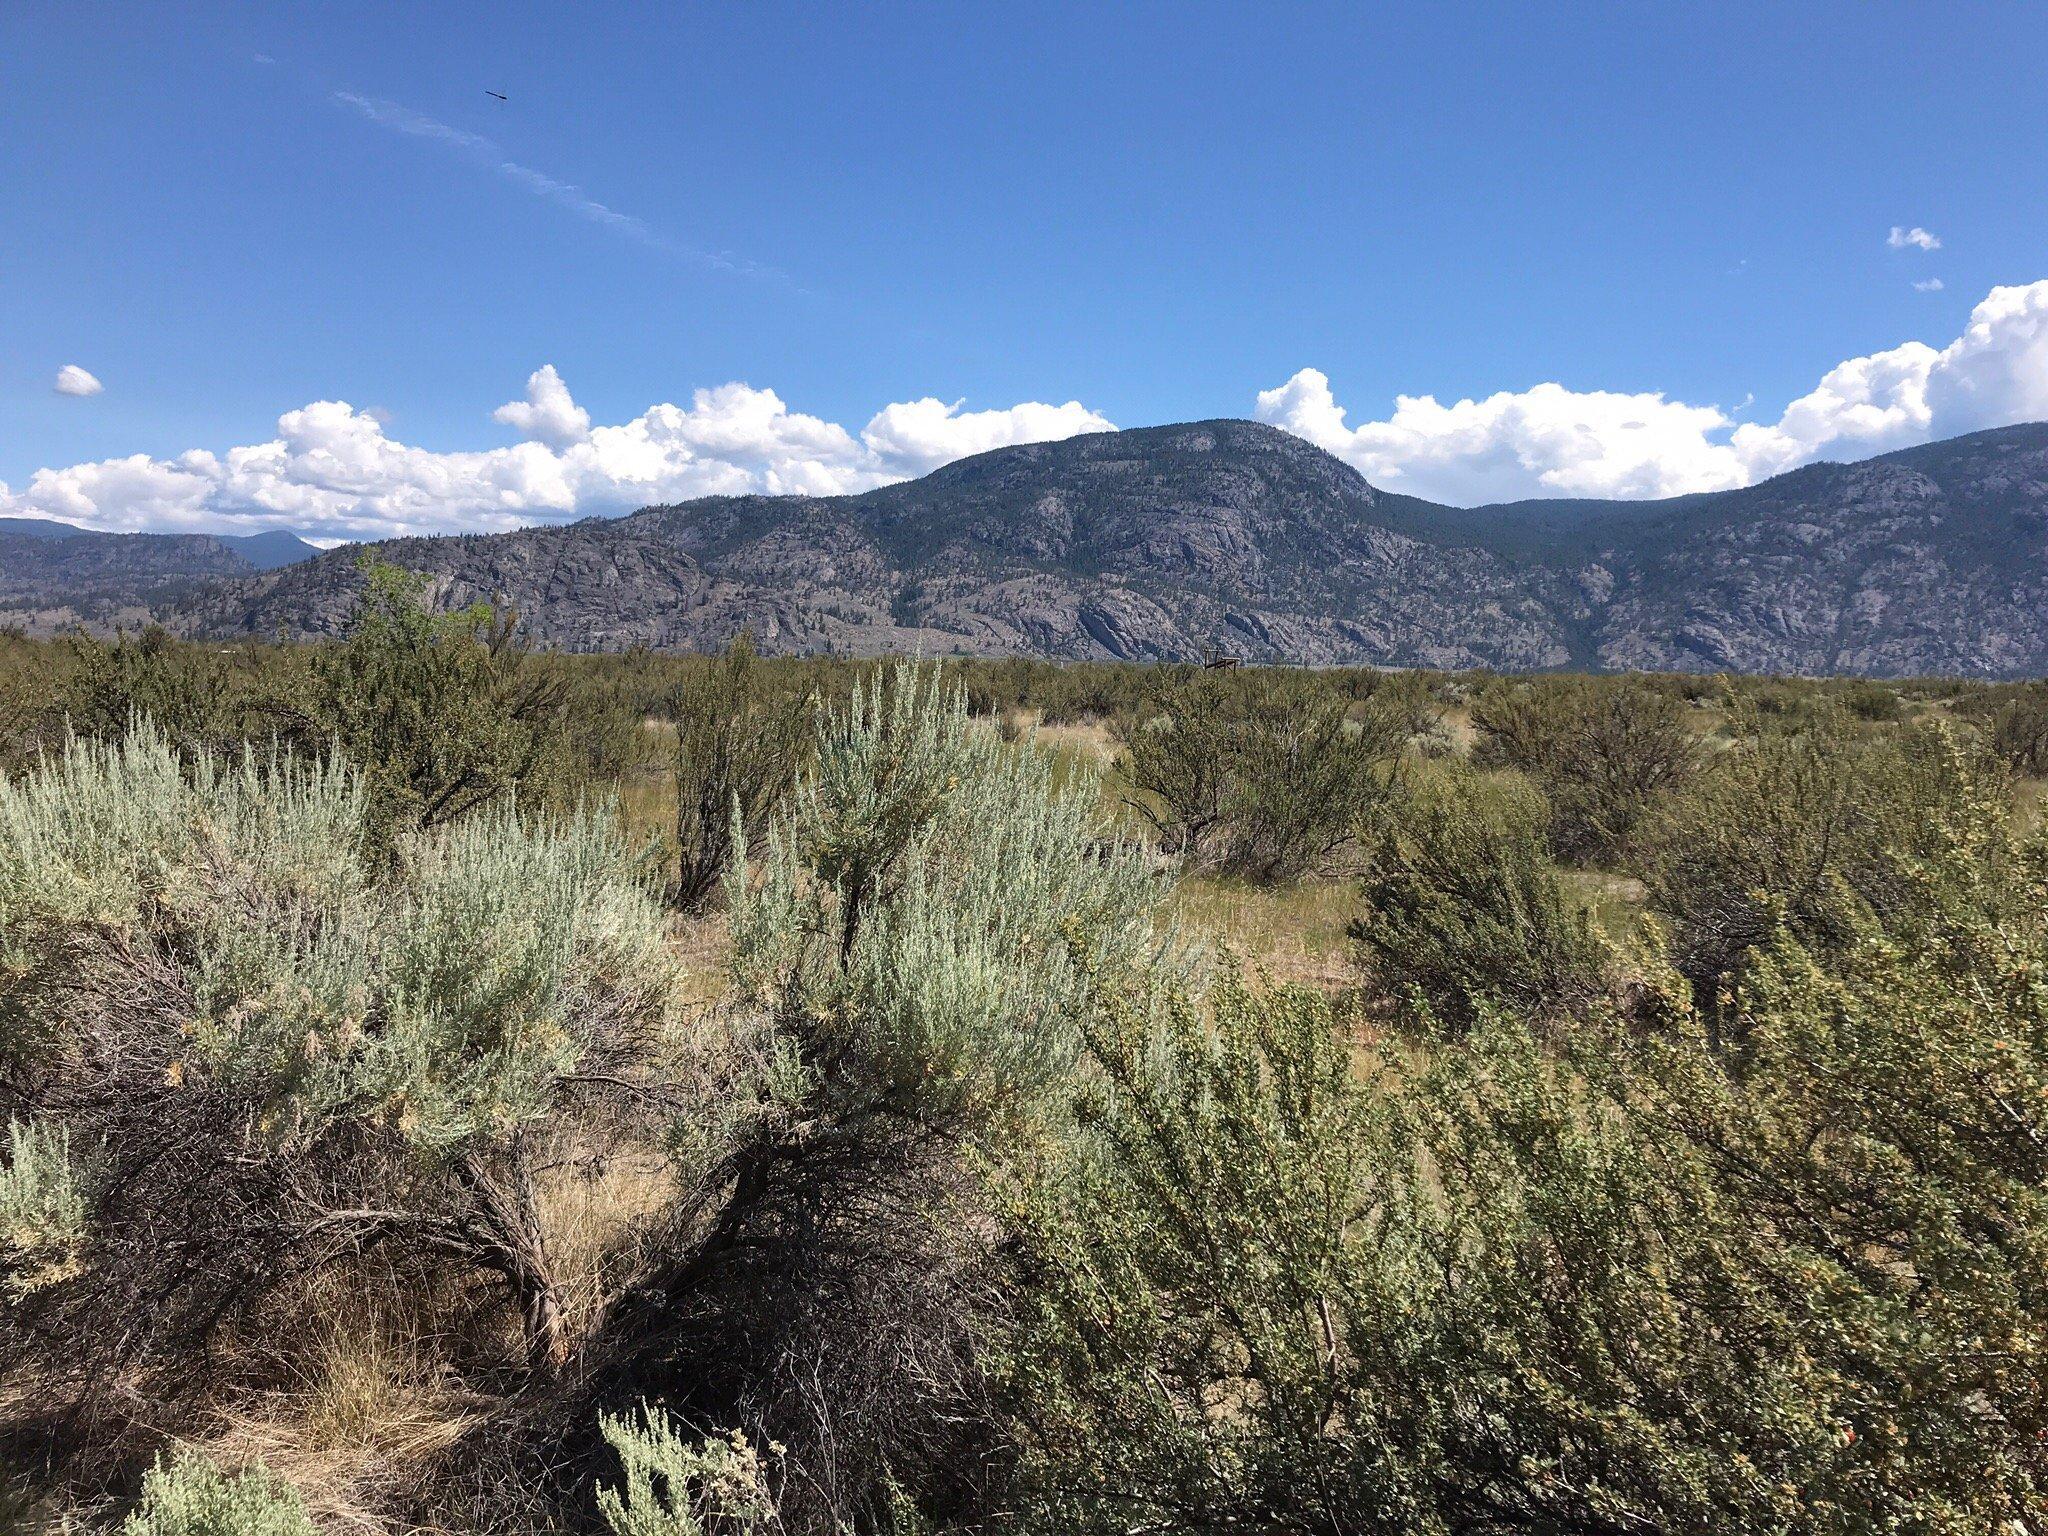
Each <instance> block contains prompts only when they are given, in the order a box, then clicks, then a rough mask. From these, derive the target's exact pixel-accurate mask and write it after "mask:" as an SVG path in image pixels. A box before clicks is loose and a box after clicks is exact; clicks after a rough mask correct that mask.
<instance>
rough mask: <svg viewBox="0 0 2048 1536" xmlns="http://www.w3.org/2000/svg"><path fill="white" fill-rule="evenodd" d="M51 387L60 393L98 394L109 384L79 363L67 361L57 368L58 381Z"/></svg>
mask: <svg viewBox="0 0 2048 1536" xmlns="http://www.w3.org/2000/svg"><path fill="white" fill-rule="evenodd" d="M50 387H51V388H52V389H54V390H56V391H57V393H58V394H60V395H96V394H98V393H99V392H100V391H101V390H103V389H105V388H106V387H107V386H106V385H104V384H102V383H101V382H100V381H99V380H98V379H96V378H94V377H93V376H92V375H91V374H89V373H87V372H86V371H85V370H84V369H83V368H81V367H79V366H78V364H76V363H66V364H65V365H64V366H63V367H62V368H59V369H58V370H57V382H56V383H54V384H52V385H51V386H50Z"/></svg>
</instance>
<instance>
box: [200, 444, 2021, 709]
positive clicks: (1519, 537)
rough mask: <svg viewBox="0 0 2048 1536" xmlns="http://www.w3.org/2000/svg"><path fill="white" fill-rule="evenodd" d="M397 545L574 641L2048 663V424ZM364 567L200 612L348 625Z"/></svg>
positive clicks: (1157, 471)
mask: <svg viewBox="0 0 2048 1536" xmlns="http://www.w3.org/2000/svg"><path fill="white" fill-rule="evenodd" d="M378 552H379V553H380V554H381V555H382V556H383V557H384V558H387V559H390V560H393V561H395V562H397V563H399V564H401V565H406V566H409V567H412V568H414V569H417V570H422V571H425V572H427V573H429V574H430V575H431V576H432V578H433V582H434V587H433V590H434V592H435V595H436V598H437V600H438V601H441V602H443V603H446V604H448V605H450V606H458V605H461V604H463V603H467V602H471V601H475V600H477V599H479V598H484V599H491V600H495V601H503V602H509V603H511V604H512V605H513V606H515V607H516V608H518V610H519V611H520V613H521V614H522V615H523V616H524V618H525V621H526V623H527V626H528V628H529V631H530V633H531V634H532V636H533V637H534V638H535V639H536V640H537V641H538V642H540V643H542V644H546V645H553V646H559V647H562V648H565V649H578V650H596V649H617V648H623V647H626V646H630V645H636V644H637V645H646V646H650V647H654V648H658V649H685V648H705V647H710V646H716V645H720V644H723V643H724V642H725V641H726V640H727V639H728V638H730V637H731V636H732V635H733V634H734V633H736V632H737V631H738V630H740V629H742V628H749V629H752V630H753V631H754V633H755V635H756V637H757V638H758V639H759V640H760V642H761V643H762V645H763V647H764V648H765V649H768V650H770V651H811V650H819V651H836V652H842V653H853V654H873V653H880V652H900V651H913V650H917V651H922V652H923V653H924V654H926V655H945V654H956V653H973V654H982V655H1017V654H1031V655H1044V656H1059V657H1076V658H1079V657H1097V658H1105V657H1115V658H1124V659H1132V660H1163V659H1184V658H1190V657H1194V656H1197V655H1199V654H1200V653H1201V652H1202V650H1203V649H1204V648H1205V647H1208V646H1211V645H1216V646H1220V647H1222V648H1224V649H1226V650H1229V651H1232V652H1233V653H1235V654H1238V655H1241V656H1244V657H1247V658H1253V659H1263V658H1271V659H1282V658H1284V659H1288V660H1294V661H1301V662H1310V663H1325V664H1327V663H1371V664H1389V665H1419V666H1434V667H1469V666H1491V667H1500V668H1539V667H1556V666H1566V665H1575V666H1599V667H1612V668H1623V667H1655V668H1671V669H1680V670H1721V669H1735V670H1744V671H1799V672H1828V671H1854V672H1869V673H1876V674H1895V675H1896V674H1910V673H1920V672H1956V673H1975V674H1983V675H1995V676H2011V675H2018V674H2026V673H2041V672H2048V601H2044V599H2048V580H2044V576H2048V427H2042V426H2028V427H2013V428H2007V429H2003V430H2001V431H1997V432H1987V433H1979V434H1977V435H1975V436H1973V437H1968V438H1959V439H1956V440H1954V441H1952V442H1948V443H1939V444H1933V445H1930V446H1928V447H1925V448H1918V449H1912V450H1909V451H1907V452H1904V453H1900V454H1893V455H1890V456H1888V457H1886V458H1882V459H1875V460H1871V461H1868V462H1866V463H1863V464H1856V465H1846V466H1844V465H1816V466H1813V467H1811V468H1808V469H1804V470H1799V471H1795V472H1794V473H1792V474H1789V475H1784V476H1780V477H1779V478H1777V479H1775V480H1772V481H1769V482H1766V483H1765V484H1762V485H1758V486H1753V487H1750V488H1748V489H1745V490H1741V491H1730V492H1724V493H1720V494H1718V495H1711V496H1695V497H1686V498H1681V499H1679V500H1677V501H1672V502H1665V503H1655V504H1649V505H1645V504H1641V503H1635V504H1629V503H1600V502H1574V503H1570V504H1564V505H1561V506H1557V505H1553V506H1550V507H1549V508H1547V509H1545V508H1544V507H1543V506H1542V504H1538V507H1537V509H1536V510H1534V511H1532V510H1530V509H1529V508H1528V507H1527V506H1526V504H1525V505H1524V506H1522V507H1499V508H1471V509H1450V508H1438V507H1432V506H1430V505H1429V504H1428V503H1424V502H1418V501H1415V500H1413V499H1412V498H1405V497H1390V496H1384V495H1382V494H1381V493H1380V492H1378V491H1376V490H1374V489H1373V488H1372V487H1371V486H1369V485H1368V484H1366V482H1365V481H1364V480H1363V479H1362V478H1361V477H1360V476H1359V475H1358V474H1357V473H1356V472H1355V471H1353V470H1351V469H1350V468H1349V467H1347V466H1346V465H1344V464H1342V463H1340V462H1338V461H1337V460H1336V459H1334V458H1331V457H1330V456H1329V455H1328V454H1325V453H1323V452H1322V451H1321V450H1319V449H1316V448H1314V447H1311V446H1310V445H1309V444H1307V443H1305V442H1303V441H1301V440H1300V439H1298V438H1295V437H1292V436H1289V435H1288V434H1286V433H1284V432H1280V431H1278V430H1276V429H1274V428H1270V427H1264V426H1260V425H1257V424H1255V423H1251V422H1239V421H1215V422H1197V423H1192V424H1189V425H1185V426H1174V427H1157V428H1148V429H1142V430H1135V431H1128V432H1116V433H1103V434H1099V435H1094V436H1089V437H1080V438H1073V439H1069V440H1068V441H1066V442H1061V443H1044V444H1035V445H1031V446H1028V447H1021V448H1008V449H1002V450H999V451H997V452H994V453H988V454H982V455H979V456H977V457H975V458H972V459H966V460H962V461H961V462H959V463H957V464H953V465H949V466H947V467H946V468H944V469H942V470H939V471H937V472H936V473H934V474H932V475H929V476H926V477H925V478H924V479H922V480H917V481H913V482H910V483H907V484H904V485H897V486H890V487H887V488H885V489H882V490H878V491H871V492H868V493H866V494H865V495H860V496H843V497H826V498H810V497H740V498H714V499H710V500H706V501H699V502H691V503H687V504H685V505H681V506H673V507H650V508H648V509H646V510H644V511H641V512H637V513H634V514H633V515H631V516H629V517H622V518H615V519H592V520H589V521H585V522H581V523H576V524H571V525H567V526H560V527H550V528H533V529H525V530H521V531H519V532H515V533H506V534H494V535H489V536H474V537H465V538H443V539H408V540H397V541H393V542H391V543H389V544H385V545H381V546H379V550H378ZM357 583H358V577H357V573H356V570H355V555H354V553H353V552H351V551H347V550H340V551H335V552H333V553H330V554H327V555H322V556H320V557H318V558H316V559H313V560H309V561H306V562H304V563H302V564H298V565H293V566H289V567H286V568H283V569H280V570H275V571H271V572H267V573H263V574H260V575H255V576H249V577H244V578H242V579H239V580H235V581H231V582H228V583H225V584H222V585H219V586H215V587H211V588H208V589H206V590H203V591H200V592H197V593H195V594H193V595H191V596H188V597H186V598H184V599H183V600H182V601H181V602H180V603H179V604H178V605H177V606H176V608H175V610H174V613H173V615H172V616H173V618H174V621H175V622H176V623H178V624H179V625H181V626H182V627H184V628H186V629H188V630H190V631H192V632H195V633H205V634H215V635H225V634H237V633H252V632H253V633H259V634H266V635H268V634H277V633H283V634H291V635H314V636H317V635H332V634H337V633H339V632H340V631H341V630H342V628H343V627H344V626H345V624H346V622H347V618H348V614H349V612H350V609H351V607H352V604H353V601H354V594H355V590H356V587H357Z"/></svg>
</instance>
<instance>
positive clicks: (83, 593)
mask: <svg viewBox="0 0 2048 1536" xmlns="http://www.w3.org/2000/svg"><path fill="white" fill-rule="evenodd" d="M318 553H320V551H319V550H318V549H317V548H315V547H314V546H313V545H311V544H308V543H307V542H306V541H305V540H304V539H301V538H299V537H298V536H297V535H296V534H293V533H287V532H283V531H275V532H270V533H253V534H240V535H216V534H199V533H169V534H165V533H96V532H94V531H92V530H91V529H86V528H76V527H73V526H72V525H71V524H69V523H59V522H51V521H48V520H46V519H43V518H33V517H0V622H4V623H10V624H21V625H25V626H27V627H29V628H31V629H36V630H51V629H57V628H62V627H63V626H65V625H67V624H73V623H83V624H89V625H93V624H97V625H108V624H119V623H140V622H142V621H143V620H145V619H147V618H149V617H150V615H151V612H152V610H153V609H155V608H158V607H161V606H163V605H165V604H167V603H171V602H174V601H175V600H176V599H177V598H178V597H180V596H182V595H183V594H185V593H186V592H188V591H190V590H191V588H192V587H193V586H194V584H195V583H201V582H207V581H219V580H223V579H232V578H234V577H237V576H248V575H252V574H254V573H256V572H260V571H274V570H277V569H279V568H280V567H283V566H286V565H289V564H291V563H292V562H293V561H296V560H305V559H309V558H311V557H312V556H314V555H317V554H318Z"/></svg>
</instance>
